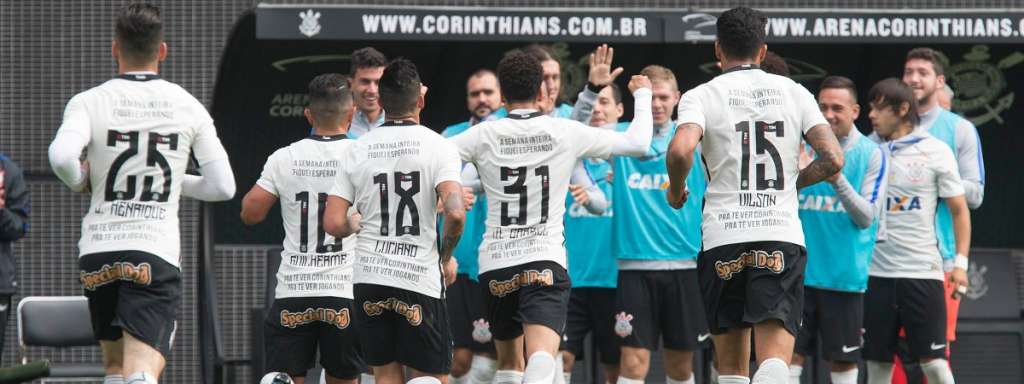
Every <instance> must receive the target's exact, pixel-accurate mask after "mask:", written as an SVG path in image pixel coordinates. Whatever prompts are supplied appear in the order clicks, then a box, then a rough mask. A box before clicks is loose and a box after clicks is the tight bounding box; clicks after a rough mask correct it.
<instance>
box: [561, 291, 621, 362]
mask: <svg viewBox="0 0 1024 384" xmlns="http://www.w3.org/2000/svg"><path fill="white" fill-rule="evenodd" d="M614 328H615V288H591V287H586V288H573V289H572V290H571V291H570V294H569V312H568V316H567V319H566V323H565V335H563V336H562V346H561V347H560V348H559V349H561V350H565V351H569V352H572V354H573V355H575V356H576V360H582V359H583V358H584V354H583V350H584V348H583V339H584V338H585V337H587V333H592V335H593V338H592V340H593V341H594V345H596V346H597V350H598V353H599V354H600V356H599V357H600V361H601V363H602V364H609V365H611V364H614V365H615V366H618V364H619V352H620V351H619V338H618V336H615V332H614Z"/></svg>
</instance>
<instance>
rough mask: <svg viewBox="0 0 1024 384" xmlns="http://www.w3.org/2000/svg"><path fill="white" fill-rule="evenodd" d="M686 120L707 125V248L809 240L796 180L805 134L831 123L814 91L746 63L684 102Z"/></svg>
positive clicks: (681, 111) (683, 119) (692, 92)
mask: <svg viewBox="0 0 1024 384" xmlns="http://www.w3.org/2000/svg"><path fill="white" fill-rule="evenodd" d="M678 123H679V125H683V124H688V123H693V124H697V125H699V126H700V127H701V128H702V129H703V138H702V143H703V144H702V146H703V149H704V152H703V156H702V160H703V161H704V163H705V165H706V169H707V177H708V188H707V192H706V194H705V195H704V199H705V207H704V220H703V232H704V249H712V248H715V247H718V246H722V245H729V244H737V243H747V242H755V241H782V242H788V243H793V244H797V245H801V246H802V245H804V234H803V229H802V228H801V225H800V217H799V216H798V215H797V207H798V205H799V204H798V203H799V199H798V197H797V189H796V179H797V175H799V173H800V170H799V169H798V166H797V163H798V158H799V155H800V145H801V144H800V142H801V138H802V135H803V134H804V133H806V132H807V131H808V130H810V129H811V128H813V127H814V126H816V125H819V124H824V125H826V126H827V125H828V121H826V120H825V117H824V116H822V114H821V111H820V110H819V109H818V104H817V101H816V100H815V99H814V96H812V95H811V93H810V92H808V91H807V89H805V88H804V87H803V86H801V85H800V84H797V83H796V82H794V81H792V80H790V79H789V78H786V77H782V76H777V75H772V74H768V73H765V72H764V71H762V70H760V69H758V68H757V67H753V66H740V67H736V68H733V69H731V70H728V71H726V72H725V73H723V74H721V75H719V76H717V77H715V78H714V79H712V80H711V81H709V82H707V83H704V84H701V85H700V86H698V87H697V88H694V89H692V90H690V91H688V92H686V94H685V95H683V97H682V99H681V100H680V102H679V118H678Z"/></svg>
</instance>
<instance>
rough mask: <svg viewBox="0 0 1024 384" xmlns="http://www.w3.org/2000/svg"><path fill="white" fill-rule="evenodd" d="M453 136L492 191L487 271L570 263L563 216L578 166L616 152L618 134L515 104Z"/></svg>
mask: <svg viewBox="0 0 1024 384" xmlns="http://www.w3.org/2000/svg"><path fill="white" fill-rule="evenodd" d="M450 140H452V142H454V143H455V145H456V146H457V147H458V148H459V154H460V155H461V156H462V159H463V160H466V161H469V162H472V163H474V164H475V165H476V168H477V170H478V171H479V173H480V181H481V182H482V184H483V187H484V192H485V195H486V197H487V220H486V226H487V229H486V232H485V234H484V240H483V243H481V245H480V252H479V255H480V256H479V257H480V273H484V272H488V271H493V270H496V269H501V268H508V267H512V266H517V265H523V264H526V263H530V262H535V261H553V262H556V263H558V264H560V265H561V266H563V267H565V266H566V257H565V246H564V245H563V243H564V242H565V237H564V235H563V232H564V227H563V226H562V218H563V216H564V214H565V197H566V192H567V191H568V188H569V179H570V177H571V175H572V172H573V168H574V167H575V166H576V162H577V161H578V159H580V158H592V157H598V158H604V157H608V156H610V155H611V152H612V147H613V145H614V144H615V142H616V141H617V140H619V138H618V136H616V135H615V133H614V132H612V131H604V130H597V129H593V128H591V127H588V126H586V125H583V124H582V123H579V122H576V121H571V120H567V119H560V118H552V117H549V116H545V115H542V114H541V113H539V112H536V111H529V110H516V111H512V112H510V113H509V116H508V117H506V118H503V119H501V120H497V121H489V122H483V123H480V124H477V125H475V126H473V127H472V128H470V129H469V130H467V131H466V132H464V133H463V134H461V135H458V136H455V137H453V138H451V139H450Z"/></svg>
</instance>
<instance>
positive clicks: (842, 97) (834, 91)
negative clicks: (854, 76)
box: [818, 76, 860, 136]
mask: <svg viewBox="0 0 1024 384" xmlns="http://www.w3.org/2000/svg"><path fill="white" fill-rule="evenodd" d="M818 108H820V109H821V113H822V114H823V115H825V120H828V123H829V125H831V126H832V132H834V133H835V134H836V136H846V135H847V134H849V133H850V130H851V129H853V121H854V120H857V116H859V115H860V104H857V86H855V85H854V84H853V80H850V79H849V78H846V77H843V76H829V77H826V78H825V80H823V81H822V82H821V88H819V90H818Z"/></svg>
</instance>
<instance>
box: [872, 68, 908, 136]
mask: <svg viewBox="0 0 1024 384" xmlns="http://www.w3.org/2000/svg"><path fill="white" fill-rule="evenodd" d="M868 100H871V104H870V107H871V112H870V113H868V117H869V118H870V119H871V126H872V128H874V129H875V132H876V133H878V136H880V137H883V138H889V137H890V136H892V134H893V133H895V132H897V131H898V130H899V129H901V128H904V129H906V128H909V129H913V128H914V126H916V125H917V123H918V120H919V117H918V116H917V103H916V102H915V99H914V91H913V90H911V89H910V87H909V86H907V85H906V84H904V83H903V82H902V81H900V80H899V79H897V78H895V77H890V78H888V79H885V80H882V81H879V82H878V83H875V85H874V86H873V87H871V90H870V91H868Z"/></svg>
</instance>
